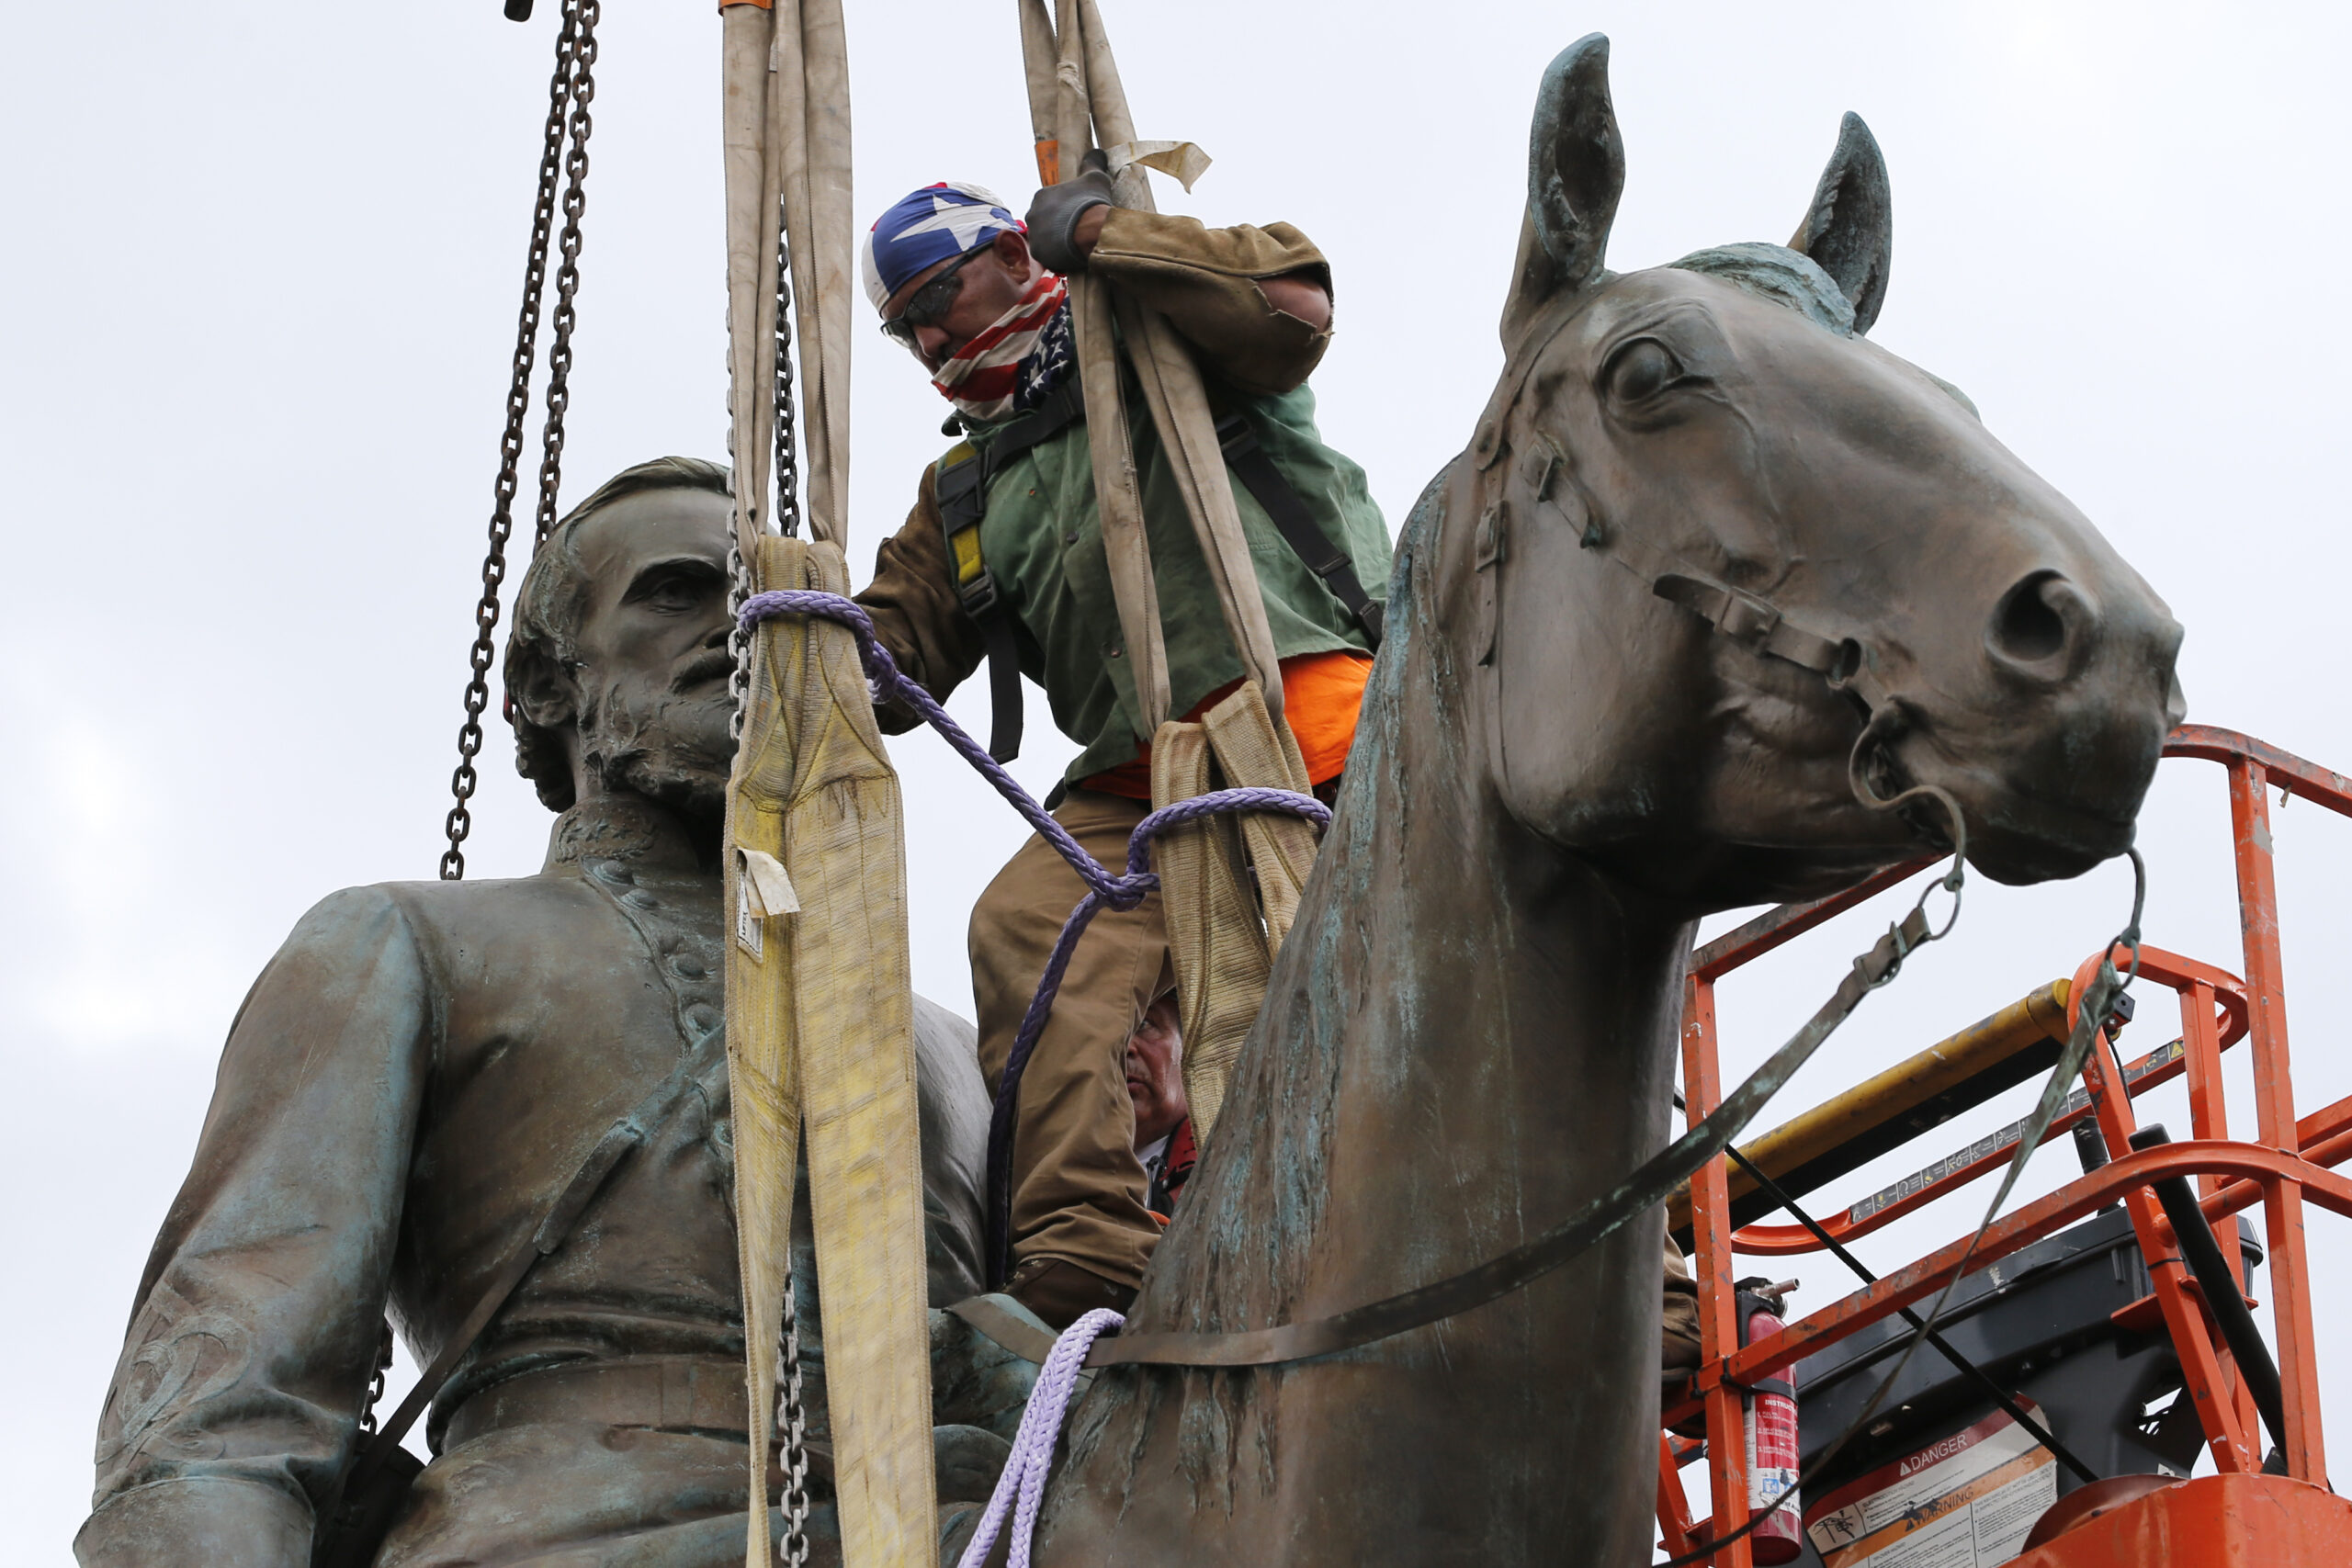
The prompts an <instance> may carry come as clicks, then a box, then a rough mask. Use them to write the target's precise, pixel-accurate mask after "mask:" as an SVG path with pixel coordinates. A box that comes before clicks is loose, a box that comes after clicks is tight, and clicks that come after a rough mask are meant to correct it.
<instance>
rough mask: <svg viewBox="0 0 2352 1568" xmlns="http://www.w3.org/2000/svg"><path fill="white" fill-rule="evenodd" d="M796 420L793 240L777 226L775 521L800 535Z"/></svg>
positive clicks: (789, 536) (794, 535) (784, 529)
mask: <svg viewBox="0 0 2352 1568" xmlns="http://www.w3.org/2000/svg"><path fill="white" fill-rule="evenodd" d="M795 437H796V432H795V431H794V429H793V420H792V241H791V239H790V238H789V237H788V236H787V235H786V233H785V231H784V224H783V223H782V222H781V221H779V222H778V223H777V224H776V226H775V521H776V526H777V528H778V529H779V530H780V531H781V532H782V533H783V535H784V536H785V537H786V538H787V539H795V538H798V537H799V536H800V443H799V442H798V441H797V439H796V438H795Z"/></svg>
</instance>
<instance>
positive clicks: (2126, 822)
mask: <svg viewBox="0 0 2352 1568" xmlns="http://www.w3.org/2000/svg"><path fill="white" fill-rule="evenodd" d="M1913 733H1914V734H1916V733H1917V731H1914V732H1913ZM1899 747H1900V742H1891V743H1888V744H1883V745H1878V746H1873V747H1870V748H1869V749H1868V750H1867V751H1866V752H1863V753H1861V754H1858V756H1857V758H1856V761H1855V782H1856V784H1857V786H1858V791H1857V793H1860V786H1867V787H1868V788H1869V790H1870V791H1871V793H1872V794H1874V795H1876V796H1877V797H1878V798H1879V799H1880V800H1882V801H1892V800H1894V799H1895V798H1896V797H1898V796H1900V795H1903V794H1905V792H1907V791H1913V790H1915V789H1916V787H1917V785H1919V784H1933V785H1936V786H1938V787H1939V789H1940V790H1941V791H1942V792H1944V793H1945V794H1947V795H1950V796H1951V798H1952V799H1953V800H1954V801H1956V802H1957V803H1958V805H1959V807H1960V809H1961V812H1962V818H1963V822H1964V826H1965V829H1966V832H1967V835H1968V860H1969V863H1970V864H1971V865H1973V866H1974V867H1975V868H1976V869H1977V870H1979V871H1981V872H1983V873H1984V874H1985V875H1986V876H1988V877H1990V878H1992V879H1993V880H1994V881H1996V882H2000V883H2007V884H2008V885H2010V886H2024V885H2027V884H2031V883H2037V882H2051V881H2058V880H2063V879H2064V878H2067V877H2073V876H2079V875H2081V874H2083V873H2085V872H2086V871H2089V870H2090V869H2091V868H2092V867H2094V866H2096V865H2098V864H2099V863H2102V862H2105V861H2108V860H2111V859H2113V858H2114V857H2115V856H2117V855H2120V854H2121V853H2122V852H2124V851H2126V850H2128V849H2130V848H2131V840H2132V836H2133V834H2134V832H2135V830H2136V826H2137V822H2138V818H2139V807H2140V801H2141V798H2142V797H2143V795H2145V794H2146V793H2147V786H2148V784H2149V781H2150V780H2151V779H2152V778H2153V777H2154V772H2155V761H2154V757H2150V758H2149V759H2148V760H2147V762H2146V765H2145V766H2144V767H2141V768H2133V767H2131V766H2129V765H2128V764H2127V765H2125V766H2123V767H2121V768H2120V769H2117V770H2115V771H2114V772H2113V773H2109V774H2108V775H2107V776H2106V777H2105V778H2104V779H2103V780H2102V781H2101V782H2103V784H2104V785H2105V787H2103V788H2099V789H2097V790H2095V791H2094V790H2086V789H2084V788H2082V787H2079V785H2080V784H2082V783H2083V782H2085V775H2084V773H2081V772H2079V771H2073V770H2069V771H2067V772H2065V773H2059V774H2058V775H2057V776H2056V779H2055V780H2054V781H2053V779H2052V777H2050V776H2048V774H2047V772H2046V770H2043V769H2041V768H2038V767H2036V766H2034V765H2033V764H2032V762H2031V761H2029V760H2027V759H2025V758H2020V757H2018V756H2017V755H2016V754H2014V753H2009V754H2006V755H2003V754H1997V753H1996V756H1994V757H1988V758H1983V759H1966V758H1961V757H1955V756H1953V755H1951V752H1950V750H1948V749H1947V748H1946V747H1944V746H1941V745H1936V746H1932V747H1930V748H1928V757H1929V758H1932V759H1933V761H1934V762H1935V763H1937V764H1940V765H1934V766H1928V765H1923V764H1924V763H1925V762H1926V761H1927V759H1920V760H1918V761H1906V760H1905V759H1904V758H1902V757H1900V756H1899V755H1897V752H1898V750H1899ZM2004 764H2006V765H2004ZM2101 772H2102V773H2105V772H2106V771H2105V770H2102V771H2101ZM1894 809H1895V814H1896V815H1897V816H1898V817H1900V818H1902V819H1903V821H1904V822H1905V825H1906V826H1908V827H1909V828H1910V829H1911V830H1912V832H1913V833H1914V834H1915V835H1916V836H1917V839H1918V840H1919V841H1920V842H1921V843H1922V844H1923V845H1925V846H1927V847H1928V848H1930V849H1932V850H1935V851H1937V852H1950V851H1951V848H1952V840H1951V822H1950V818H1949V815H1948V812H1947V810H1946V808H1945V807H1944V806H1943V805H1942V804H1941V803H1940V802H1939V800H1938V799H1937V798H1936V796H1935V795H1928V794H1926V793H1924V792H1922V793H1917V794H1914V795H1913V796H1912V798H1911V799H1909V800H1907V801H1905V802H1903V804H1901V805H1900V806H1898V807H1895V808H1894Z"/></svg>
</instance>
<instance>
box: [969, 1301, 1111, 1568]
mask: <svg viewBox="0 0 2352 1568" xmlns="http://www.w3.org/2000/svg"><path fill="white" fill-rule="evenodd" d="M1125 1322H1126V1319H1125V1318H1124V1317H1121V1316H1120V1315H1119V1314H1117V1313H1115V1312H1113V1311H1112V1310H1111V1309H1110V1308H1109V1307H1096V1308H1095V1309H1094V1310H1093V1311H1091V1312H1090V1313H1087V1314H1085V1315H1084V1316H1082V1317H1080V1319H1079V1320H1078V1321H1077V1322H1076V1323H1073V1324H1071V1325H1069V1327H1068V1328H1065V1329H1063V1330H1062V1333H1061V1337H1060V1338H1058V1339H1057V1340H1055V1341H1054V1348H1053V1349H1052V1350H1051V1351H1050V1352H1048V1353H1047V1355H1046V1368H1045V1371H1041V1372H1039V1373H1038V1374H1037V1386H1036V1387H1035V1388H1034V1389H1032V1390H1031V1391H1030V1393H1029V1407H1028V1408H1027V1409H1026V1410H1023V1412H1022V1413H1021V1431H1020V1433H1019V1435H1018V1436H1016V1437H1015V1438H1013V1439H1012V1455H1011V1456H1010V1457H1009V1458H1007V1459H1006V1460H1005V1461H1004V1472H1003V1473H1002V1474H1001V1475H999V1476H998V1477H997V1481H996V1490H995V1491H994V1492H993V1493H991V1494H990V1495H989V1506H988V1512H986V1513H984V1514H982V1515H981V1516H980V1528H979V1529H977V1530H974V1531H973V1532H972V1539H971V1540H970V1542H969V1543H968V1544H967V1545H966V1546H965V1548H964V1555H963V1556H962V1557H960V1558H958V1559H957V1560H956V1568H982V1564H984V1563H986V1562H988V1560H989V1552H990V1551H993V1550H994V1549H995V1546H996V1538H997V1536H998V1534H999V1533H1000V1532H1001V1530H1002V1529H1004V1523H1005V1515H1006V1513H1007V1512H1008V1511H1010V1512H1011V1513H1012V1551H1011V1554H1010V1561H1009V1565H1008V1568H1029V1542H1030V1539H1031V1538H1032V1537H1033V1536H1035V1534H1036V1531H1037V1506H1038V1504H1039V1503H1041V1502H1043V1501H1044V1499H1045V1495H1046V1473H1047V1472H1050V1471H1051V1470H1052V1469H1053V1467H1054V1445H1055V1444H1056V1443H1057V1441H1059V1440H1060V1438H1061V1432H1062V1416H1063V1413H1064V1412H1065V1411H1067V1410H1068V1409H1069V1396H1070V1391H1071V1390H1072V1389H1074V1388H1075V1387H1077V1385H1078V1370H1079V1366H1080V1363H1081V1362H1083V1361H1084V1360H1085V1359H1086V1353H1087V1351H1089V1350H1091V1349H1092V1348H1094V1341H1095V1340H1096V1339H1098V1338H1100V1337H1102V1335H1103V1331H1104V1330H1105V1329H1115V1328H1118V1327H1121V1326H1122V1325H1125Z"/></svg>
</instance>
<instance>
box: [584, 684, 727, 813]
mask: <svg viewBox="0 0 2352 1568" xmlns="http://www.w3.org/2000/svg"><path fill="white" fill-rule="evenodd" d="M733 711H734V705H733V701H732V699H731V698H730V697H729V694H728V693H727V690H726V687H725V686H724V685H723V684H722V685H719V686H718V688H717V689H716V690H708V689H706V690H704V691H703V692H700V693H697V694H689V695H681V694H675V693H672V692H662V693H659V694H651V696H650V700H649V694H646V693H644V692H642V691H630V690H628V689H627V688H625V687H622V686H617V685H616V686H612V687H609V688H607V689H606V690H605V694H604V696H603V700H602V701H599V702H596V703H594V704H590V705H586V711H585V712H584V713H583V715H582V718H581V722H580V754H581V757H582V760H583V761H584V763H585V765H586V767H587V770H588V771H589V772H590V773H594V775H595V777H596V779H597V782H598V783H599V784H602V785H603V787H604V789H605V793H607V794H612V795H643V796H645V797H646V798H647V799H649V800H652V801H655V802H657V803H659V804H660V805H662V806H664V807H668V808H669V809H670V810H671V811H673V812H674V813H676V814H677V815H678V816H680V817H682V818H684V819H685V821H686V823H687V825H688V826H689V827H691V828H695V829H709V830H713V831H715V830H717V829H718V825H719V824H720V823H721V822H722V821H723V820H725V818H726V814H727V775H728V771H729V766H730V764H731V763H732V762H733V760H734V756H735V741H734V739H733V738H732V737H731V736H729V734H728V732H727V731H728V721H729V717H730V716H732V714H733Z"/></svg>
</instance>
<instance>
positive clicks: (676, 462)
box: [505, 457, 735, 830]
mask: <svg viewBox="0 0 2352 1568" xmlns="http://www.w3.org/2000/svg"><path fill="white" fill-rule="evenodd" d="M727 484H728V479H727V470H726V469H725V468H721V467H719V466H718V464H716V463H707V462H703V461H700V460H698V459H695V458H692V457H662V458H659V459H657V460H655V461H653V462H650V463H640V464H639V465H638V466H637V467H635V468H628V469H625V470H623V471H622V472H621V473H619V474H616V475H615V476H614V477H613V478H612V479H610V480H608V481H607V482H606V483H605V485H604V486H603V487H602V488H601V489H599V490H598V491H596V492H595V493H594V495H591V496H590V497H589V498H588V499H587V500H585V501H583V502H581V503H580V504H579V505H578V506H577V507H575V508H573V509H572V511H571V513H570V514H569V515H567V516H566V517H565V518H564V519H563V521H562V522H560V523H559V524H557V525H556V527H555V532H554V533H553V534H551V535H549V536H548V542H547V544H546V545H545V546H544V547H541V548H540V550H539V552H538V554H537V557H535V558H533V560H532V562H531V567H530V570H529V571H527V572H526V573H525V574H524V577H523V584H522V587H521V589H520V590H519V591H518V592H516V594H515V630H514V634H513V635H512V636H511V637H509V638H508V639H507V644H506V671H505V673H506V694H507V697H508V700H509V701H510V702H511V703H512V705H513V713H514V718H515V765H516V767H517V768H518V769H519V770H520V771H521V773H522V774H523V776H524V777H525V778H527V779H529V780H530V781H531V782H532V783H533V784H535V785H537V788H538V792H539V798H540V800H542V801H544V802H545V803H546V804H547V806H548V808H549V809H551V810H556V811H562V810H567V809H569V808H570V807H571V806H572V805H573V804H574V803H575V802H576V801H579V800H583V799H594V798H595V797H597V796H599V795H639V796H643V797H646V798H649V799H651V800H654V801H658V802H660V803H661V804H662V805H663V806H666V807H669V808H670V809H672V810H673V811H675V812H677V813H678V814H679V815H680V816H682V817H684V818H685V819H686V821H687V824H688V825H689V827H690V828H694V829H712V830H715V829H716V828H717V827H718V822H719V821H720V819H721V817H722V815H723V813H724V811H725V807H726V798H727V773H728V766H729V761H731V759H732V758H733V756H734V753H735V743H734V741H733V740H732V739H730V738H729V735H728V722H729V716H730V715H731V712H732V700H731V698H730V697H729V692H728V674H729V668H730V666H729V660H728V654H727V634H728V626H729V621H728V615H727V593H728V578H727V551H728V545H729V520H730V518H731V516H732V512H733V503H732V502H730V501H729V498H728V490H727Z"/></svg>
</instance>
